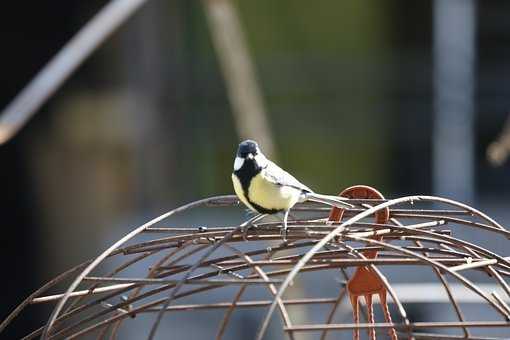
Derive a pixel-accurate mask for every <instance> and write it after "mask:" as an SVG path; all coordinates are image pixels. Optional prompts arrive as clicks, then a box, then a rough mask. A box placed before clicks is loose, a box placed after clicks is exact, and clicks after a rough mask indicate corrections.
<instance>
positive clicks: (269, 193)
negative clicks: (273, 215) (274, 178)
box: [248, 172, 301, 210]
mask: <svg viewBox="0 0 510 340" xmlns="http://www.w3.org/2000/svg"><path fill="white" fill-rule="evenodd" d="M248 195H249V198H250V201H251V202H253V203H256V204H258V205H260V206H261V207H264V208H266V209H275V210H288V209H290V208H292V207H293V206H294V204H296V203H297V201H298V200H299V197H300V195H301V190H298V189H295V188H292V187H287V186H281V185H277V184H275V183H272V182H270V181H268V180H267V179H265V178H264V173H263V172H261V173H259V174H257V176H255V177H253V178H252V180H251V183H250V187H249V190H248Z"/></svg>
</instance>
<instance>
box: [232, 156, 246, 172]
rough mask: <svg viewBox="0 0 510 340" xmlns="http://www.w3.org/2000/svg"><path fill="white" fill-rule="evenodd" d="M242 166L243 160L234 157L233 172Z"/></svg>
mask: <svg viewBox="0 0 510 340" xmlns="http://www.w3.org/2000/svg"><path fill="white" fill-rule="evenodd" d="M243 164H244V158H241V157H236V159H235V161H234V170H239V169H241V167H242V166H243Z"/></svg>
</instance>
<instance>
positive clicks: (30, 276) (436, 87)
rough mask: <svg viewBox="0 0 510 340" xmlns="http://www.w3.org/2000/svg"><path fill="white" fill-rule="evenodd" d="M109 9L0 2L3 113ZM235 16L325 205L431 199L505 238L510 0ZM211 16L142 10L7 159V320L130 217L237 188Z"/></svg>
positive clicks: (127, 225) (262, 3)
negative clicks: (352, 198)
mask: <svg viewBox="0 0 510 340" xmlns="http://www.w3.org/2000/svg"><path fill="white" fill-rule="evenodd" d="M444 2H453V3H457V5H458V6H460V7H459V8H460V9H461V10H460V11H459V12H458V13H460V14H457V15H455V16H454V17H452V18H448V20H444V18H443V19H441V13H443V14H444V12H442V11H439V10H438V8H440V6H442V5H441V4H440V3H444ZM106 3H107V2H106V1H97V0H89V1H79V0H66V1H45V2H30V3H29V4H27V3H25V2H9V3H8V4H4V6H3V7H2V11H0V17H1V20H0V40H1V41H2V49H1V53H0V61H1V62H0V74H2V82H1V83H0V89H1V91H0V104H1V106H2V107H5V106H6V105H7V104H8V103H9V101H10V100H11V99H12V98H13V97H14V96H15V95H16V94H17V93H18V92H19V91H20V89H21V88H22V87H23V86H24V85H25V84H26V83H28V81H29V80H30V79H31V78H32V77H33V76H34V75H35V74H36V72H37V71H38V70H39V69H40V68H41V67H43V66H44V65H45V63H46V62H47V61H48V60H50V58H51V57H52V56H53V55H55V53H57V52H58V50H59V49H60V48H61V47H62V46H63V45H64V44H65V43H66V41H68V40H69V39H70V38H71V37H72V36H73V35H74V34H75V33H76V32H77V31H78V30H79V29H80V27H82V26H83V25H84V24H85V23H86V22H87V21H88V20H89V19H90V18H91V17H92V16H93V15H94V14H95V13H96V12H97V11H98V10H100V9H101V8H102V7H103V6H104V5H105V4H106ZM232 4H233V5H234V7H235V9H236V10H237V13H238V15H239V19H240V26H241V28H242V32H241V33H242V35H243V36H244V39H245V42H246V45H247V48H248V51H249V56H250V59H251V61H252V63H253V66H254V71H255V79H256V80H257V85H258V88H259V92H260V99H261V105H262V107H263V112H265V114H266V119H267V123H268V124H267V125H268V131H267V133H268V135H267V139H268V140H263V141H261V143H262V144H267V143H272V144H273V145H274V152H273V156H274V158H275V159H276V160H277V162H278V163H279V164H281V165H282V166H283V167H285V168H287V169H289V170H290V171H291V172H292V173H294V174H295V175H296V176H297V177H298V178H300V179H301V180H302V181H303V182H305V183H307V184H308V185H309V186H311V187H312V188H314V189H316V190H317V191H319V192H323V193H331V194H334V193H336V192H338V191H340V190H341V189H343V188H345V187H347V186H350V185H354V184H367V185H371V186H374V187H376V188H378V189H379V190H380V191H382V192H383V193H385V195H386V196H388V197H396V196H404V195H408V194H440V195H444V196H447V197H450V198H453V199H457V200H460V201H464V202H467V203H469V204H473V205H474V206H476V207H478V208H480V209H481V210H482V211H485V212H487V213H488V214H489V215H491V216H492V217H494V218H495V219H496V220H497V221H499V222H501V223H502V224H503V225H507V226H509V225H510V212H509V205H508V200H509V197H510V190H509V188H510V163H509V162H506V163H505V162H503V164H501V165H499V166H494V165H493V164H492V163H491V162H490V161H489V160H488V158H487V148H488V147H489V145H490V144H491V143H492V142H494V141H495V140H497V139H498V136H499V135H500V134H501V133H502V131H503V130H504V129H503V127H504V124H505V121H506V119H507V115H508V113H509V111H510V21H509V20H508V13H510V3H509V2H508V1H505V0H493V1H470V0H461V1H454V0H452V1H450V0H436V1H412V2H410V1H405V0H386V1H380V0H363V1H359V0H342V1H333V0H320V1H315V2H310V1H301V0H294V1H291V0H278V1H274V0H258V1H247V0H235V1H233V2H232ZM207 6H208V5H207V3H206V2H200V1H193V0H191V1H190V0H151V1H148V3H147V4H146V5H144V6H143V7H142V9H141V10H139V11H138V12H137V13H136V14H135V15H134V16H133V17H132V18H131V19H130V20H129V21H128V22H127V23H126V24H125V25H123V26H122V27H121V28H120V29H119V30H118V31H117V32H116V33H115V34H114V35H113V36H112V37H111V38H110V39H108V40H107V41H106V43H105V44H104V45H102V46H101V47H100V48H99V49H98V50H97V51H96V52H95V53H94V54H93V55H92V56H91V58H89V59H88V60H87V61H86V62H85V63H84V64H83V65H82V66H81V67H80V68H79V70H78V71H77V72H76V73H75V74H74V75H73V76H72V77H71V78H70V79H69V80H68V81H67V82H66V83H65V85H64V86H63V87H62V88H61V89H60V90H59V91H57V93H56V94H55V95H54V96H53V97H52V98H51V99H50V100H49V101H48V102H47V103H46V104H45V105H44V106H43V107H42V109H41V110H40V111H39V113H38V114H37V115H36V116H35V118H34V119H33V120H31V121H30V122H29V124H28V125H27V126H26V127H25V128H24V129H23V130H22V131H21V132H20V133H19V135H17V136H16V137H15V138H14V139H13V140H11V141H9V142H8V143H7V144H5V145H2V146H0V157H1V167H0V173H1V176H2V177H1V178H2V195H0V202H1V203H0V206H1V207H2V209H1V210H2V219H1V221H2V242H1V246H0V256H1V259H2V263H3V265H2V271H1V273H0V275H2V276H3V277H4V279H3V280H0V292H1V293H0V297H1V298H0V300H1V303H0V319H3V317H4V316H5V315H7V313H8V312H10V311H11V310H12V308H14V307H15V306H16V305H17V304H18V303H19V302H20V301H21V300H22V299H23V298H24V297H26V296H27V295H28V294H29V293H31V292H32V291H33V290H35V289H36V288H38V287H39V286H41V285H42V284H43V283H44V282H46V281H47V280H49V279H51V278H52V277H54V276H56V275H57V274H58V273H60V272H62V271H64V270H65V269H67V268H70V267H71V266H72V265H74V264H77V263H79V262H82V261H84V260H85V259H88V258H91V257H93V256H94V255H96V254H98V253H99V252H100V251H101V250H103V249H104V248H106V247H107V246H108V245H110V244H112V243H113V242H114V241H115V240H117V239H118V238H120V236H122V235H124V234H126V233H127V232H128V231H129V230H131V229H132V228H133V227H134V226H136V224H137V223H138V222H141V221H144V220H146V219H148V218H150V217H154V216H156V215H159V214H160V213H162V212H164V211H167V210H170V209H172V208H174V207H176V206H178V205H180V204H182V203H185V202H188V201H192V200H196V199H199V198H202V197H205V196H212V195H217V194H224V193H232V192H233V190H232V188H231V181H230V173H231V168H232V162H233V157H234V152H235V150H236V147H237V144H238V143H239V141H240V139H242V138H243V137H244V135H243V132H242V130H241V129H240V128H239V124H237V123H236V112H235V110H234V109H233V106H232V97H229V91H228V86H227V82H228V79H226V77H228V74H226V73H225V72H224V68H223V69H222V67H221V60H220V58H221V56H220V54H219V53H218V50H217V48H215V43H214V40H213V38H212V37H213V35H212V29H213V28H212V27H211V23H210V21H208V18H207V10H206V8H207ZM446 10H447V9H444V8H443V11H446ZM443 114H444V115H443ZM245 128H247V129H250V126H248V127H245ZM253 134H254V135H253V136H252V137H257V133H256V132H253ZM269 139H270V140H269ZM494 247H495V248H497V249H496V250H499V251H502V252H503V253H505V252H504V250H505V249H506V248H505V247H506V246H505V244H504V243H503V244H497V245H494ZM31 313H32V314H30V317H29V318H24V319H23V321H20V322H18V323H15V324H14V325H13V327H12V328H11V329H10V330H9V333H8V334H9V338H13V339H14V338H18V337H19V336H21V334H25V333H24V331H26V330H27V329H32V328H35V327H36V326H37V325H39V324H40V322H41V320H42V319H43V318H44V317H45V314H43V313H42V312H40V311H38V312H33V311H32V312H31Z"/></svg>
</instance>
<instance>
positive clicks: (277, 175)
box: [262, 161, 313, 192]
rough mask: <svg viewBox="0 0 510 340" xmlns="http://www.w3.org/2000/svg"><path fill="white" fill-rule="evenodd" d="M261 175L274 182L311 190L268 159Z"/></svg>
mask: <svg viewBox="0 0 510 340" xmlns="http://www.w3.org/2000/svg"><path fill="white" fill-rule="evenodd" d="M262 175H263V176H264V177H265V178H266V179H267V180H268V181H270V182H272V183H274V184H277V185H285V186H289V187H293V188H296V189H299V190H303V191H305V192H313V190H312V189H310V188H309V187H307V186H306V185H304V184H303V183H301V182H300V181H298V180H297V179H296V178H295V177H294V176H292V175H291V174H289V173H288V172H287V171H285V170H283V169H282V168H280V167H279V166H278V165H276V164H274V163H273V162H271V161H268V165H267V167H266V168H265V169H264V170H263V172H262Z"/></svg>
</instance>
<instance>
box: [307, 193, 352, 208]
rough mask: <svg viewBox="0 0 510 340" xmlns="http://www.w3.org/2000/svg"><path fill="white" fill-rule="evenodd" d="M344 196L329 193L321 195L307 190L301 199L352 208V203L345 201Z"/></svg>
mask: <svg viewBox="0 0 510 340" xmlns="http://www.w3.org/2000/svg"><path fill="white" fill-rule="evenodd" d="M345 200H346V198H344V197H339V196H331V195H321V194H316V193H314V192H307V193H306V194H305V197H304V200H303V201H312V202H318V203H323V204H327V205H330V206H335V207H337V208H354V206H353V205H352V204H349V203H347V202H345Z"/></svg>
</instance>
